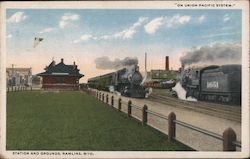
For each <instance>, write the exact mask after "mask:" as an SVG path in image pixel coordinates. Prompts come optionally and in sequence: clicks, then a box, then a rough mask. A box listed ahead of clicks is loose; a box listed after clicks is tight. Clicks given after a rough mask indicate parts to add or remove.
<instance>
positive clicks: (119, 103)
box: [118, 98, 122, 111]
mask: <svg viewBox="0 0 250 159" xmlns="http://www.w3.org/2000/svg"><path fill="white" fill-rule="evenodd" d="M121 107H122V99H121V98H119V99H118V111H121Z"/></svg>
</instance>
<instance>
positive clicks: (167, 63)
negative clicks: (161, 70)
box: [165, 56, 169, 71]
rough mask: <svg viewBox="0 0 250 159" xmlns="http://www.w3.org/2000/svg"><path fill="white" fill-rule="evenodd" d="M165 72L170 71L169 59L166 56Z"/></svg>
mask: <svg viewBox="0 0 250 159" xmlns="http://www.w3.org/2000/svg"><path fill="white" fill-rule="evenodd" d="M165 70H167V71H169V58H168V56H166V66H165Z"/></svg>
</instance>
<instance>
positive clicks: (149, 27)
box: [6, 9, 242, 82]
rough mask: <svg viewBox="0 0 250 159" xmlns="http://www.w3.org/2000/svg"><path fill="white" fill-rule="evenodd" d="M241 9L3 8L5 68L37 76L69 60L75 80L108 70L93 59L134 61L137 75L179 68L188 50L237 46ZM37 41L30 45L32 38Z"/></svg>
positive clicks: (240, 25)
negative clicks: (75, 70)
mask: <svg viewBox="0 0 250 159" xmlns="http://www.w3.org/2000/svg"><path fill="white" fill-rule="evenodd" d="M241 32H242V24H241V10H237V9H232V10H230V9H225V10H222V9H219V10H214V9H207V10H199V9H194V10H190V9H189V10H187V9H186V10H184V9H183V10H180V9H178V10H176V9H7V11H6V45H7V46H6V48H7V49H6V54H7V56H6V57H7V61H6V64H7V67H11V65H12V64H14V67H32V71H33V74H37V73H40V72H43V71H44V70H43V69H44V68H45V66H46V65H49V64H50V62H51V61H52V59H54V60H55V61H56V63H59V62H60V60H61V58H64V63H65V64H73V62H74V61H75V62H76V64H77V65H78V68H79V69H80V73H82V74H84V75H85V76H84V77H83V78H82V79H81V80H80V81H81V82H86V81H87V79H88V78H90V77H94V76H97V75H101V74H104V73H108V72H112V71H114V70H103V69H97V68H96V65H95V59H96V58H99V57H103V56H107V57H108V58H110V59H111V60H115V59H116V58H118V59H124V58H125V57H136V58H138V61H139V66H140V68H141V71H143V69H144V67H145V66H144V56H145V52H146V53H147V56H148V61H147V70H151V69H164V67H165V56H169V58H170V68H172V69H175V70H176V69H178V68H179V67H180V66H181V63H180V58H181V57H182V56H184V55H185V53H187V52H189V51H190V50H192V49H193V48H199V47H202V46H213V45H215V44H229V45H233V44H237V45H241V39H242V36H241ZM35 37H40V38H43V41H42V42H40V43H39V44H38V45H37V46H36V47H34V38H35Z"/></svg>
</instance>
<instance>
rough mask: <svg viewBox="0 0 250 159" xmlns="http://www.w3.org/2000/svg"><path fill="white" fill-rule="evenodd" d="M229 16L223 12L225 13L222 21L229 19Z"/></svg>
mask: <svg viewBox="0 0 250 159" xmlns="http://www.w3.org/2000/svg"><path fill="white" fill-rule="evenodd" d="M230 18H231V17H230V16H229V15H228V14H225V15H224V16H223V21H224V22H226V21H229V20H230Z"/></svg>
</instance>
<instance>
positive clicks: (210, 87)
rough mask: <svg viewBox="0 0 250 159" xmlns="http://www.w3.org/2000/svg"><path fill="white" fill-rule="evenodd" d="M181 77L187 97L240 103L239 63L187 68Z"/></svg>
mask: <svg viewBox="0 0 250 159" xmlns="http://www.w3.org/2000/svg"><path fill="white" fill-rule="evenodd" d="M181 77H182V79H181V83H182V87H183V88H185V90H186V92H187V94H186V96H187V97H189V96H191V97H195V98H196V99H199V100H206V101H214V102H220V103H228V104H240V103H241V65H222V66H216V65H212V66H208V67H204V68H194V69H188V70H185V71H184V72H183V73H182V76H181Z"/></svg>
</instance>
